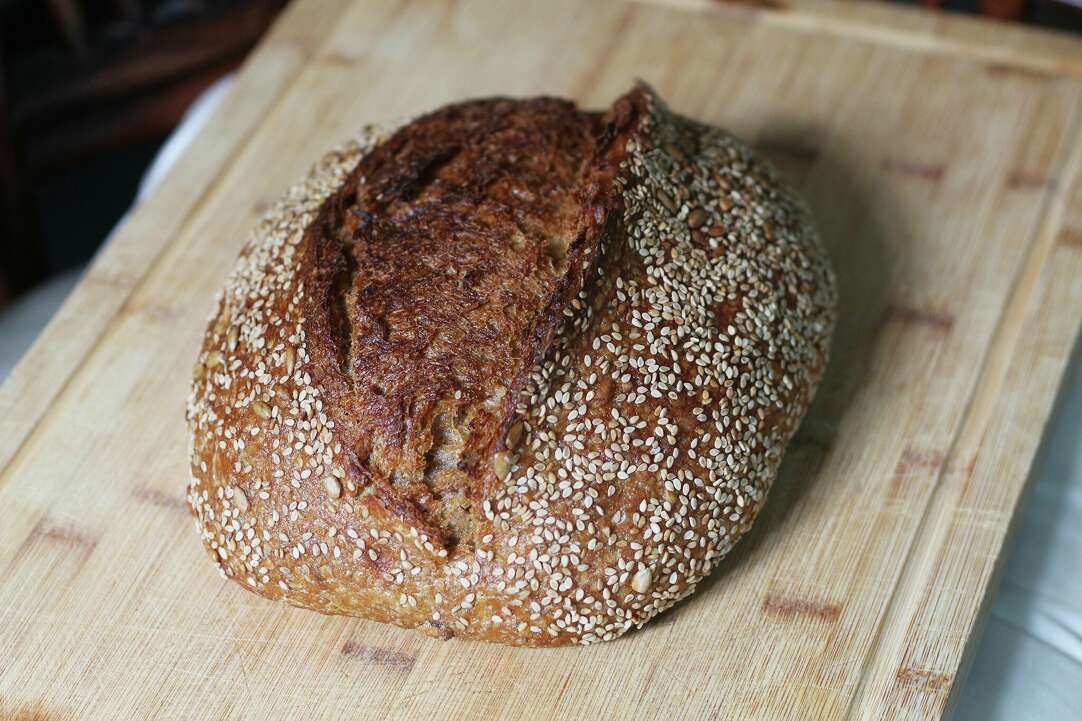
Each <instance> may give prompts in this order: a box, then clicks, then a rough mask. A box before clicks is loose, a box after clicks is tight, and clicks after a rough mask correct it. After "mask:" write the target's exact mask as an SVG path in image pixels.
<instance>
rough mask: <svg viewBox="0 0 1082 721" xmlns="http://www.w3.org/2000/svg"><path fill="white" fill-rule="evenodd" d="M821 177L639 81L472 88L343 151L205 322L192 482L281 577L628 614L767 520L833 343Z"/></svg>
mask: <svg viewBox="0 0 1082 721" xmlns="http://www.w3.org/2000/svg"><path fill="white" fill-rule="evenodd" d="M833 302H834V290H833V280H832V277H831V275H830V271H829V268H828V265H827V263H826V259H825V257H824V256H823V253H822V251H821V250H820V248H819V246H818V243H817V241H816V239H815V236H814V231H812V229H811V227H810V224H809V221H808V219H807V217H806V214H805V212H804V211H803V209H802V207H801V206H800V204H799V203H798V202H797V201H795V200H794V199H793V198H792V197H791V196H789V195H788V194H787V193H786V192H785V191H784V190H782V189H781V188H780V187H779V186H778V185H777V183H776V181H775V180H774V179H773V177H772V176H771V175H770V173H769V172H768V171H767V170H766V169H765V168H763V167H762V165H761V164H760V163H759V162H758V161H756V160H755V159H754V158H753V157H752V156H751V155H750V153H749V152H748V151H747V150H746V148H744V147H743V146H742V145H740V144H739V143H738V142H737V141H735V140H733V139H732V138H731V137H730V136H728V135H726V134H724V133H723V132H721V131H719V130H716V129H712V128H707V127H705V126H701V125H697V124H694V123H691V122H689V121H686V120H684V119H682V118H679V117H678V116H675V115H672V114H670V113H669V112H668V111H667V110H666V109H665V108H664V106H663V105H662V104H661V103H660V101H658V100H657V99H656V97H655V96H654V95H653V93H652V91H650V90H649V89H648V88H645V87H639V88H637V89H635V90H634V91H632V92H631V93H629V94H628V95H627V96H625V97H624V98H622V99H621V100H620V101H618V102H617V104H616V105H615V106H614V108H613V110H611V111H610V112H609V113H607V114H606V115H604V116H600V115H597V114H591V113H584V112H581V111H578V110H577V109H575V108H574V106H572V105H571V104H570V103H567V102H564V101H559V100H554V99H549V98H539V99H533V100H522V101H517V100H508V99H494V100H480V101H471V102H466V103H461V104H458V105H452V106H449V107H447V108H443V109H441V110H438V111H436V112H434V113H432V114H430V115H427V116H424V117H422V118H419V119H418V120H415V121H413V122H412V123H410V124H408V125H405V126H403V127H402V128H400V129H399V130H398V131H396V132H395V133H394V134H392V135H391V136H390V137H388V138H379V137H376V136H375V135H374V134H371V133H369V134H367V135H366V137H365V139H364V140H362V142H361V143H360V144H358V145H353V146H350V147H348V148H347V149H346V150H344V151H339V152H338V153H335V154H332V155H330V156H328V157H327V158H325V159H324V161H323V162H322V163H321V165H320V166H317V168H316V169H315V170H314V171H313V173H312V175H311V176H310V177H309V178H308V180H306V181H305V183H303V184H302V185H300V186H298V188H296V189H294V190H293V191H291V193H290V195H289V196H287V198H286V200H285V201H283V202H282V203H280V204H279V205H278V206H276V208H275V209H273V210H272V211H271V212H270V213H269V214H268V216H267V218H266V219H265V220H264V221H263V222H262V224H261V225H260V227H259V228H258V229H257V230H256V232H255V233H254V234H253V237H252V239H251V241H250V243H249V245H248V247H247V248H246V250H245V252H244V254H242V257H241V260H240V261H239V263H238V268H237V270H236V271H235V272H234V274H233V276H232V277H231V279H230V281H229V283H228V284H227V286H226V288H225V291H224V293H223V295H222V297H221V299H220V302H219V305H218V308H217V310H216V313H215V314H214V317H213V318H212V320H211V323H210V327H209V328H208V332H207V336H206V340H205V342H204V347H203V350H202V352H201V354H200V360H199V363H198V364H197V367H196V378H195V383H194V386H193V395H192V401H191V403H190V405H189V411H188V417H189V424H190V426H191V429H192V438H193V457H192V458H193V463H192V470H193V481H192V484H191V486H190V489H189V502H190V503H191V505H192V508H193V511H194V512H195V514H196V517H197V521H198V527H199V530H200V533H201V535H202V537H203V540H204V543H205V544H206V546H207V549H208V551H209V552H210V553H211V556H212V557H213V558H214V559H215V561H216V562H217V563H218V564H219V567H220V568H221V569H222V571H223V573H224V574H225V575H227V576H229V577H232V578H234V579H235V580H237V581H238V582H240V583H242V584H243V585H246V586H247V587H249V588H250V589H252V590H254V591H256V592H258V593H260V594H262V595H265V596H267V597H270V598H281V599H284V600H286V601H288V602H290V603H293V604H296V605H301V606H306V607H310V608H314V609H316V610H320V611H323V612H327V613H346V614H352V615H359V616H364V617H367V618H372V619H375V620H380V621H389V622H392V623H396V624H399V625H402V626H406V627H420V628H422V629H423V630H426V631H427V632H429V633H434V634H438V635H444V636H451V635H458V636H467V637H472V638H479V639H483V640H491V641H499V642H503V643H512V644H518V645H561V644H567V643H589V642H591V641H596V640H601V639H607V638H613V637H615V636H618V635H620V634H621V633H623V632H624V631H626V630H627V629H628V628H630V627H631V626H633V625H636V624H641V623H643V622H645V621H646V620H647V619H649V618H650V617H652V616H653V615H655V614H656V613H658V612H660V611H661V610H663V609H664V608H667V607H668V606H670V605H672V604H673V603H675V602H676V601H677V600H679V598H682V597H683V596H685V595H687V594H688V593H690V592H691V591H692V590H693V589H694V586H695V584H696V583H697V581H698V580H699V579H701V578H702V577H704V576H705V575H706V574H707V573H709V571H710V570H711V568H713V566H714V565H716V563H717V561H718V559H720V558H721V557H722V556H724V555H725V553H727V552H728V550H729V548H731V546H732V544H733V543H734V542H735V541H736V539H737V538H738V537H739V536H740V535H741V534H742V533H743V532H744V530H746V528H747V527H748V525H750V523H751V521H752V519H753V518H754V516H755V514H756V512H757V511H758V508H759V507H760V505H761V504H762V501H763V499H764V497H765V494H766V492H767V490H768V489H769V485H770V483H771V481H772V480H773V477H774V475H775V473H776V471H777V465H778V463H779V461H780V458H781V454H782V451H783V449H784V446H785V444H786V443H787V441H788V439H789V437H790V436H791V434H792V432H793V430H794V429H795V426H796V423H797V422H798V421H799V419H800V417H801V416H802V414H803V412H804V410H805V408H806V407H807V403H808V402H809V401H810V398H811V395H812V393H813V392H814V388H815V385H816V384H817V382H818V379H819V376H820V374H821V371H822V367H823V365H824V363H825V357H826V348H827V343H828V340H829V334H830V330H831V327H832V323H833Z"/></svg>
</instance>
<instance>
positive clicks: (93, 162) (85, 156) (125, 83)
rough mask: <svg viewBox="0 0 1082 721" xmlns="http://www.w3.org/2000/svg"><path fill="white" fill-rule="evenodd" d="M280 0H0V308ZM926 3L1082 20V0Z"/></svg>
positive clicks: (113, 201)
mask: <svg viewBox="0 0 1082 721" xmlns="http://www.w3.org/2000/svg"><path fill="white" fill-rule="evenodd" d="M285 4H286V1H285V0H0V190H2V193H3V205H2V207H0V315H2V314H3V309H4V307H5V306H8V305H10V304H11V303H12V302H13V301H15V300H16V299H17V298H18V297H19V296H21V295H23V294H25V293H26V292H27V291H28V290H29V289H31V288H33V287H34V286H36V285H39V284H41V283H42V282H43V281H45V280H46V279H48V278H49V277H51V276H54V275H56V274H57V273H61V272H63V271H65V270H69V269H73V268H79V267H81V266H82V265H84V264H85V263H86V262H87V260H88V259H89V258H90V257H91V255H92V254H93V253H94V251H95V250H96V249H97V247H98V246H99V245H100V244H101V242H102V241H103V240H104V239H105V238H106V236H107V235H108V233H109V231H110V229H111V228H112V227H113V226H114V225H115V224H116V222H117V221H118V220H119V219H120V217H121V216H122V215H123V214H124V212H125V211H126V210H127V209H128V207H129V206H130V205H131V203H132V200H133V198H134V195H135V191H136V188H137V186H138V184H139V181H140V178H141V177H142V176H143V173H144V172H145V170H146V168H147V166H148V164H149V163H150V161H151V160H152V159H153V158H154V156H155V153H156V152H157V150H158V149H159V147H160V146H161V144H162V143H163V141H164V140H165V138H166V137H167V136H168V135H169V133H170V132H171V131H172V130H173V129H174V128H175V127H176V125H177V123H178V122H179V121H180V119H181V117H182V116H183V114H184V111H185V110H186V109H187V108H188V106H189V105H190V104H191V103H192V102H193V100H195V99H196V98H197V97H199V95H200V93H202V92H203V91H204V90H205V89H206V88H207V87H208V86H209V85H210V84H212V83H213V82H214V81H215V80H217V79H218V78H220V77H222V76H223V75H225V74H227V73H229V72H230V71H232V70H233V69H235V68H236V67H237V66H238V65H239V64H240V63H241V61H242V60H243V59H244V56H245V55H246V54H247V53H248V52H249V51H250V50H251V48H252V47H253V46H254V45H255V44H256V43H257V42H258V41H259V38H260V37H261V36H262V34H263V33H264V32H265V31H266V30H267V28H268V27H269V26H270V24H271V23H272V22H273V20H274V18H275V16H276V15H277V14H278V13H279V12H280V11H281V9H282V7H283V6H284V5H285ZM909 4H918V3H917V2H910V3H909ZM919 4H921V5H925V6H929V7H933V8H938V9H941V10H945V11H957V12H967V13H977V14H983V15H988V16H992V17H995V18H999V19H1001V20H1004V21H1009V22H1023V23H1029V24H1034V25H1043V26H1048V27H1053V28H1058V29H1061V30H1073V31H1082V0H967V1H965V2H961V1H958V2H956V1H953V0H952V1H947V2H941V1H939V0H923V1H921V2H919Z"/></svg>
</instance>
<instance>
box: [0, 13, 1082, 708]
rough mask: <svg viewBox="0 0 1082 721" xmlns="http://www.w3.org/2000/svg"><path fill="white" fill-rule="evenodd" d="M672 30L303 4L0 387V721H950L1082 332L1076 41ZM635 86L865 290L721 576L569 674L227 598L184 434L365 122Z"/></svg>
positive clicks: (746, 18)
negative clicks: (334, 161) (302, 214)
mask: <svg viewBox="0 0 1082 721" xmlns="http://www.w3.org/2000/svg"><path fill="white" fill-rule="evenodd" d="M660 2H661V0H657V2H655V3H621V2H596V3H588V4H585V3H576V2H572V1H571V0H557V1H556V2H551V3H546V4H538V3H507V2H498V1H497V0H481V1H479V2H472V3H463V2H438V3H425V4H422V3H419V2H403V1H400V0H373V1H372V2H367V3H363V4H361V3H357V4H346V3H340V4H334V5H329V4H326V3H323V2H317V1H316V0H307V1H306V2H300V3H298V4H295V5H294V6H292V7H291V9H290V11H289V12H288V13H287V14H286V16H285V17H284V19H283V20H282V21H281V22H280V23H279V25H278V26H277V27H276V28H275V30H274V32H273V33H272V35H271V37H270V38H269V39H268V40H267V42H266V44H265V45H264V46H263V48H262V49H261V50H260V51H259V52H258V53H257V54H256V55H255V57H254V58H253V59H252V61H251V62H250V63H248V65H247V66H246V68H245V70H244V71H243V73H242V75H241V77H240V79H239V81H238V84H237V87H236V88H235V89H234V91H233V93H232V95H231V96H230V98H229V99H228V101H227V104H226V106H224V107H223V108H222V109H221V111H220V112H219V113H217V114H216V116H215V118H214V119H213V120H212V122H211V124H210V125H209V126H208V127H207V128H206V129H205V130H204V131H203V133H202V134H201V135H200V138H199V139H198V140H197V143H196V145H195V146H193V148H192V150H191V152H190V153H189V154H188V155H186V156H185V158H184V160H183V161H182V164H181V165H179V166H177V167H176V168H175V169H174V170H173V171H172V173H171V174H170V176H169V177H168V179H167V180H166V182H165V184H164V185H163V186H162V187H161V189H160V190H159V191H158V192H157V193H155V195H154V196H153V197H151V198H150V199H149V200H148V201H147V202H146V203H145V204H144V205H142V206H141V207H139V208H137V209H136V210H135V212H134V213H133V215H132V217H131V218H130V220H129V221H128V223H127V224H126V225H125V226H124V228H123V229H122V230H121V232H120V233H119V234H118V235H117V236H115V237H114V238H113V239H112V241H111V242H110V244H109V246H108V247H107V248H106V249H105V251H104V252H103V253H102V254H101V255H100V256H99V258H98V260H97V261H96V262H95V265H94V266H93V268H92V270H91V271H90V272H89V273H88V275H87V277H86V278H85V279H84V281H83V282H82V283H81V284H80V286H79V287H78V288H77V290H76V291H75V293H74V294H73V296H72V298H70V299H69V301H68V302H67V303H66V304H65V306H64V308H63V309H62V311H61V313H60V314H59V316H58V318H57V319H56V320H54V322H53V323H52V324H51V325H50V326H49V328H48V330H47V331H46V333H45V334H44V335H43V337H42V338H41V339H40V340H39V342H38V343H37V344H36V345H35V346H34V348H33V349H32V350H31V352H30V354H29V355H28V357H27V359H25V360H24V362H23V363H22V364H20V366H19V368H18V370H17V371H16V374H15V375H14V376H13V377H12V378H11V379H10V380H9V381H8V383H7V384H6V385H5V386H3V388H2V389H0V429H2V430H0V468H2V469H3V470H2V471H0V508H3V509H4V511H3V523H0V658H3V659H12V661H11V662H7V663H0V717H7V716H13V717H16V718H17V717H18V715H19V714H23V715H26V714H31V713H32V714H37V715H38V716H41V717H44V718H54V717H55V718H108V719H118V718H132V719H144V718H163V719H164V718H192V719H232V718H291V717H299V716H302V715H303V716H304V717H305V718H313V719H322V718H327V719H329V718H361V719H368V718H371V719H384V718H472V717H479V718H506V719H527V718H580V717H592V716H598V717H603V718H607V717H615V718H621V717H625V716H631V715H634V716H635V717H636V718H763V719H781V718H799V719H808V718H822V719H844V718H898V719H923V718H938V717H940V716H941V715H942V713H943V712H944V709H945V708H947V706H948V704H949V702H950V698H951V692H952V690H953V689H954V688H955V687H956V686H957V679H958V675H959V672H960V669H962V668H963V667H964V663H965V653H966V650H967V648H968V645H967V642H968V640H969V639H970V638H971V637H972V635H973V632H974V629H975V627H976V626H977V624H978V623H979V618H980V612H981V607H982V602H983V600H984V599H985V597H986V595H987V591H988V588H989V587H990V584H991V583H992V582H993V580H994V576H995V571H996V568H997V564H998V559H999V556H1000V553H1001V549H1002V548H1003V544H1004V542H1005V539H1006V538H1007V534H1008V531H1009V528H1010V521H1011V518H1012V515H1013V512H1014V509H1015V507H1016V505H1017V502H1018V499H1019V497H1020V494H1021V493H1022V490H1023V488H1024V484H1025V480H1026V476H1027V474H1028V471H1029V468H1030V466H1031V464H1032V461H1033V457H1034V454H1035V453H1036V451H1037V446H1038V443H1039V439H1040V436H1041V432H1042V429H1043V426H1044V423H1045V421H1046V419H1047V417H1048V413H1049V409H1050V407H1051V403H1052V402H1053V399H1054V397H1055V392H1056V388H1057V384H1058V382H1059V379H1060V378H1061V376H1062V374H1063V370H1064V366H1065V364H1066V363H1067V360H1068V358H1069V356H1070V352H1071V348H1072V347H1073V343H1074V339H1075V337H1076V336H1077V332H1078V328H1079V324H1080V310H1079V309H1080V308H1082V287H1080V283H1079V281H1078V278H1079V277H1082V243H1079V242H1078V241H1077V238H1079V237H1082V179H1080V174H1079V169H1080V168H1079V166H1080V164H1082V155H1080V153H1082V124H1080V123H1082V78H1079V77H1078V76H1077V73H1076V69H1077V68H1078V67H1082V64H1076V60H1077V58H1078V55H1077V44H1075V45H1072V44H1071V43H1066V42H1064V39H1063V38H1059V37H1053V36H1048V37H1047V42H1044V41H1043V40H1042V38H1045V36H1042V35H1037V34H1033V33H1026V34H1023V35H1018V34H1016V33H1014V32H1012V31H1009V30H1007V29H1005V28H1001V27H999V26H992V25H986V24H981V25H980V26H979V27H980V28H981V30H982V31H983V34H977V33H975V32H972V27H973V26H972V24H970V23H963V24H961V25H958V24H955V23H953V22H946V23H940V22H935V23H932V22H930V21H928V20H927V18H926V16H924V15H921V14H912V13H894V12H892V11H889V10H885V9H883V8H877V9H875V10H874V11H871V10H861V9H849V8H848V6H844V7H836V6H825V5H820V4H818V3H815V4H812V3H806V2H803V1H802V2H801V4H800V5H799V6H794V5H792V4H789V3H787V7H788V8H789V9H788V10H787V11H786V12H788V13H789V14H790V15H794V16H795V15H799V16H800V17H802V18H804V19H802V20H800V21H799V22H798V21H796V20H793V19H791V18H790V19H787V20H784V21H783V20H780V19H767V20H764V17H769V18H774V17H775V16H777V15H781V14H783V13H782V12H781V11H767V12H763V11H759V10H755V11H746V10H745V11H733V10H731V9H721V10H716V9H714V8H712V7H711V8H705V7H700V6H699V4H696V5H695V6H694V7H692V8H691V9H690V10H689V9H687V8H682V7H676V6H674V5H671V4H667V5H663V4H660ZM816 18H822V20H816ZM872 25H877V26H878V27H879V28H880V29H879V30H874V28H872V27H871V26H872ZM523 28H528V29H529V30H528V32H527V31H523V30H522V29H523ZM873 30H874V31H873ZM1004 48H1007V49H1008V50H1004ZM637 76H638V77H643V78H645V79H647V80H649V81H650V82H651V83H653V84H654V85H655V86H656V87H658V89H659V90H660V91H661V92H662V94H663V95H664V96H665V97H667V98H668V99H669V101H670V103H671V104H672V105H673V106H674V107H675V108H677V109H678V110H680V111H681V112H684V113H686V114H688V115H692V116H695V117H698V118H701V119H704V120H709V121H711V122H716V123H720V124H723V125H726V126H728V127H730V128H732V129H733V130H734V131H736V132H737V133H738V134H740V135H742V136H743V137H745V138H747V139H748V140H749V141H751V142H752V143H753V144H755V145H757V146H758V147H759V148H760V149H761V150H762V152H763V153H764V154H766V155H768V156H769V157H770V158H771V159H772V160H774V161H775V163H776V164H777V165H778V166H779V167H780V168H781V169H782V170H783V172H784V173H785V174H786V175H787V176H788V177H789V178H790V179H791V180H792V182H793V183H794V184H796V185H797V186H798V187H799V188H800V190H801V192H802V193H803V194H804V195H805V196H806V197H807V198H808V200H809V203H810V205H811V206H812V209H813V211H814V213H815V215H816V217H817V218H818V220H819V223H820V226H821V229H822V232H823V235H824V239H825V240H826V242H827V244H828V246H829V248H830V250H831V253H832V256H833V258H834V260H835V264H836V266H837V269H838V273H839V277H840V284H841V296H842V307H841V319H840V324H839V328H838V332H837V335H836V338H835V344H834V357H833V360H832V364H831V367H830V369H829V371H828V376H827V379H826V381H825V383H824V387H823V389H822V391H821V393H820V396H819V398H818V399H817V401H816V403H815V406H814V408H813V409H812V411H811V412H810V414H809V416H808V418H807V420H806V422H805V423H804V424H803V426H802V428H801V430H800V432H799V433H798V436H797V438H796V440H795V441H794V443H793V445H792V447H791V448H790V451H789V453H788V454H787V458H786V462H785V464H784V467H783V472H782V476H781V478H780V479H779V482H778V484H777V486H776V489H775V491H774V493H773V494H772V497H771V500H770V502H769V503H768V505H767V508H766V509H765V511H764V514H763V516H762V517H761V519H760V522H759V523H758V524H757V527H756V529H755V530H754V531H753V532H752V534H750V536H749V537H748V538H746V539H745V540H744V541H742V542H741V545H740V547H739V548H738V549H737V552H736V553H735V554H734V557H733V558H732V559H731V560H730V561H728V562H727V563H726V564H725V565H724V566H723V568H722V569H721V570H720V571H719V572H718V573H717V574H715V577H713V578H712V579H711V580H710V581H709V582H707V583H706V584H704V586H703V587H702V588H701V590H700V591H699V592H698V593H697V594H696V595H695V596H694V597H692V598H691V599H689V600H688V601H687V602H685V603H684V604H682V605H681V606H680V607H678V608H677V609H676V610H675V611H673V612H670V613H668V614H666V615H665V616H663V617H662V618H660V619H659V620H658V621H657V622H655V623H652V624H650V625H648V626H647V627H646V628H645V629H643V630H642V631H640V632H637V633H634V634H631V635H630V636H628V637H627V638H625V639H623V640H620V641H617V642H614V643H611V644H604V645H601V646H596V647H591V648H587V649H558V650H547V651H529V650H516V649H507V648H500V647H492V646H486V645H481V644H475V643H465V642H446V643H444V642H438V641H433V640H430V639H427V638H422V637H419V636H416V635H413V634H410V633H408V632H404V631H400V630H397V629H394V628H389V627H385V626H381V625H378V624H372V623H367V622H364V621H360V620H355V619H345V618H328V617H323V616H319V615H316V614H313V613H310V612H305V611H300V610H295V609H289V608H284V607H280V606H275V605H271V604H269V603H267V602H264V601H262V600H260V599H259V598H257V597H255V596H251V595H249V594H245V593H243V592H242V591H240V590H239V589H236V588H235V587H234V586H233V585H231V584H226V582H224V581H223V580H222V579H220V578H218V577H217V576H216V575H215V574H214V573H213V569H212V566H211V564H209V563H208V562H207V561H206V559H205V558H204V556H203V553H202V550H201V549H200V547H199V544H198V541H197V539H196V537H195V535H194V534H193V532H192V529H191V520H190V518H189V517H188V515H187V512H186V510H185V508H184V504H183V492H184V487H185V482H186V478H187V469H186V461H187V454H186V444H187V440H186V438H185V431H184V425H183V412H182V409H183V402H184V398H185V395H186V393H187V384H188V377H189V373H190V367H191V363H192V361H193V359H194V356H195V350H196V346H197V342H198V339H199V338H200V336H201V333H202V328H203V323H204V318H205V316H206V313H207V312H208V311H209V310H210V308H211V300H212V297H213V294H214V292H215V290H216V289H217V287H218V286H219V284H220V283H221V281H222V279H223V278H224V276H225V274H226V273H227V272H228V270H229V268H230V267H231V265H232V262H233V259H234V258H235V256H236V253H237V252H238V250H239V247H240V244H241V243H242V242H243V239H244V235H245V233H246V232H247V230H248V229H249V228H250V227H251V226H252V224H253V223H254V222H255V219H256V218H257V217H258V215H259V214H260V213H261V212H262V210H263V209H265V208H266V207H267V205H268V204H269V203H270V202H272V201H273V200H274V199H275V198H276V197H277V196H278V195H279V194H280V193H281V192H282V191H283V190H284V189H285V188H286V187H288V185H289V184H290V183H291V182H292V181H294V180H295V179H296V178H297V177H299V176H300V175H301V173H302V172H303V171H304V169H305V168H306V167H307V166H308V165H309V164H310V163H311V162H313V161H314V160H315V159H316V158H318V157H319V155H320V154H321V152H322V151H323V150H324V149H325V148H326V147H328V146H329V145H331V144H333V143H335V142H337V141H339V140H341V139H343V138H345V137H346V136H348V135H349V134H350V133H351V132H353V131H354V130H355V129H356V128H357V127H359V126H360V125H361V124H362V123H364V122H368V121H380V122H386V121H391V120H393V119H395V118H400V117H405V116H408V115H411V114H414V113H417V112H420V111H423V110H425V109H428V108H430V107H433V106H436V105H438V104H441V103H443V102H446V101H449V100H453V99H457V98H461V97H464V96H470V95H480V94H486V93H497V92H499V93H513V94H530V93H540V92H547V93H553V94H565V95H570V96H573V97H576V98H577V99H579V100H581V101H583V102H585V103H587V104H592V105H603V104H605V103H607V102H609V101H610V100H611V98H612V97H613V96H615V95H616V94H618V93H619V92H621V91H622V90H624V89H625V88H626V87H627V86H628V84H629V83H630V81H631V79H632V78H634V77H637Z"/></svg>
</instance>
